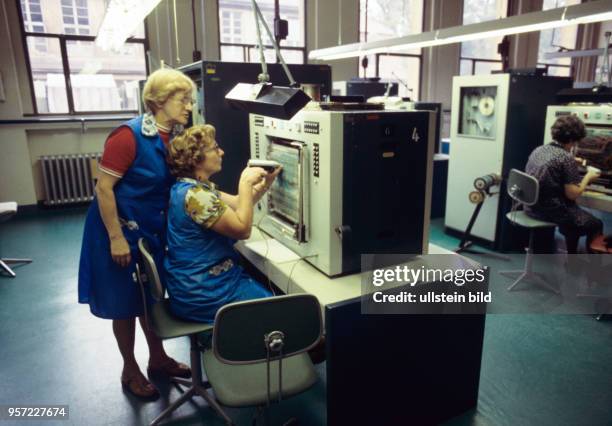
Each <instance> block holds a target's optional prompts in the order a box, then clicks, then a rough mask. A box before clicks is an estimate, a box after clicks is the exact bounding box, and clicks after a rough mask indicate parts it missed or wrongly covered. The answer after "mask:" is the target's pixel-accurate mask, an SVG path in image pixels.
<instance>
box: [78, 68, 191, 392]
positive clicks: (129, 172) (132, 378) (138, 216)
mask: <svg viewBox="0 0 612 426" xmlns="http://www.w3.org/2000/svg"><path fill="white" fill-rule="evenodd" d="M193 87H194V85H193V82H192V81H191V80H190V79H189V78H188V77H187V76H185V75H184V74H183V73H181V72H179V71H176V70H171V69H161V70H158V71H155V72H154V73H153V74H151V75H150V76H149V78H148V79H147V82H146V84H145V86H144V90H143V95H142V96H143V102H144V104H145V106H146V108H147V110H148V112H147V113H146V114H144V115H142V116H139V117H136V118H134V119H132V120H129V121H127V122H126V123H124V124H122V125H121V126H119V127H118V128H116V129H115V130H114V131H113V132H112V133H111V134H110V135H109V137H108V139H107V140H106V143H105V146H104V153H103V154H102V160H101V162H100V173H99V176H98V183H97V185H96V197H95V198H94V201H93V202H92V204H91V206H90V208H89V212H88V214H87V218H86V221H85V231H84V234H83V245H82V249H81V260H80V266H79V302H80V303H88V304H89V307H90V310H91V313H92V314H94V315H95V316H97V317H100V318H106V319H111V320H113V332H114V335H115V338H116V340H117V345H118V347H119V351H120V352H121V356H122V357H123V371H122V374H121V383H122V385H123V386H124V388H125V389H126V390H128V391H129V392H131V393H132V394H134V395H136V396H138V397H141V398H146V399H151V398H155V397H157V396H158V395H159V393H158V391H157V389H156V388H155V387H154V386H153V385H152V384H151V383H150V382H149V381H148V380H147V379H146V378H145V376H144V375H143V374H142V372H141V371H140V368H139V366H138V364H137V362H136V359H135V357H134V338H135V331H136V326H135V324H136V317H139V320H140V324H141V327H142V330H143V332H144V334H145V337H146V340H147V344H148V347H149V366H148V371H149V373H152V372H159V373H163V374H167V375H170V376H179V377H190V375H191V372H190V370H189V368H188V367H187V366H186V365H185V364H181V363H178V362H176V361H175V360H174V359H172V358H170V357H169V356H168V355H167V354H166V352H165V351H164V347H163V346H162V342H161V340H160V339H159V338H158V337H157V336H156V335H155V334H154V333H153V332H151V331H150V330H148V328H147V326H146V324H145V323H144V322H143V317H142V315H143V302H142V299H141V295H140V292H139V289H138V286H137V285H136V284H135V280H134V272H135V259H136V258H137V253H138V248H137V243H138V239H139V238H141V237H144V238H146V239H147V240H148V242H149V244H150V246H151V249H152V252H153V254H154V258H155V260H156V262H157V264H158V267H161V266H162V258H163V250H164V247H165V244H166V242H165V228H166V212H167V207H168V197H169V192H170V187H171V186H172V183H173V182H174V179H173V178H172V175H171V174H170V171H169V170H168V166H167V164H166V160H165V159H166V146H167V145H168V143H169V140H170V134H171V131H172V129H173V127H174V126H176V125H185V124H187V121H188V119H189V114H190V112H191V109H192V99H191V96H192V91H193Z"/></svg>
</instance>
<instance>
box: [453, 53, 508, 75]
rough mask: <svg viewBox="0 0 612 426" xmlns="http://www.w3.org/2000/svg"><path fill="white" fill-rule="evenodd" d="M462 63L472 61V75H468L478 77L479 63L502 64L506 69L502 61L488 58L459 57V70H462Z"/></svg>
mask: <svg viewBox="0 0 612 426" xmlns="http://www.w3.org/2000/svg"><path fill="white" fill-rule="evenodd" d="M461 61H470V62H471V63H472V67H471V68H472V69H471V73H470V74H467V75H476V64H477V63H478V62H487V63H495V64H500V65H501V67H502V69H503V67H504V63H503V61H502V60H501V59H487V58H470V57H468V56H461V55H459V70H461Z"/></svg>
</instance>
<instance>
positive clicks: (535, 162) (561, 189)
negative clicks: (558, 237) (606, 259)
mask: <svg viewBox="0 0 612 426" xmlns="http://www.w3.org/2000/svg"><path fill="white" fill-rule="evenodd" d="M551 135H552V138H553V142H552V143H550V144H546V145H543V146H540V147H538V148H536V149H535V150H534V151H533V152H532V153H531V155H530V156H529V160H528V161H527V166H526V167H525V171H526V172H527V173H528V174H530V175H532V176H533V177H535V178H536V179H537V180H538V182H539V184H540V193H539V198H538V202H537V203H536V204H535V205H533V206H531V207H529V206H525V211H526V213H527V214H528V215H530V216H532V217H534V218H536V219H541V220H545V221H549V222H554V223H556V224H557V225H558V226H559V231H560V232H561V233H562V234H563V235H564V236H565V241H566V245H567V252H568V253H570V254H574V253H577V251H578V240H579V239H580V237H581V236H583V235H586V236H587V251H589V250H590V249H589V247H590V245H591V242H592V241H593V240H594V239H595V237H597V236H598V235H601V233H602V231H603V223H602V221H601V220H599V219H597V218H596V217H595V216H593V215H592V214H590V213H588V212H587V211H585V210H583V209H581V208H580V207H578V205H577V204H576V199H577V198H578V197H579V196H580V195H581V194H582V193H583V192H584V189H585V188H586V187H587V185H588V184H589V183H590V182H592V181H593V180H595V179H596V178H597V177H599V173H597V172H594V171H592V170H589V171H587V174H586V175H585V176H584V177H582V176H581V175H580V172H579V170H578V164H577V162H576V159H575V158H574V156H573V155H572V154H570V152H571V150H572V148H573V147H574V145H576V143H578V142H579V141H580V140H581V139H583V138H584V137H585V136H586V130H585V127H584V123H583V122H582V121H581V120H580V119H579V118H578V117H575V116H573V115H564V116H561V117H559V118H558V119H557V121H555V123H554V124H553V126H552V128H551Z"/></svg>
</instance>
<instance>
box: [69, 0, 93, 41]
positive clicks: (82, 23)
mask: <svg viewBox="0 0 612 426" xmlns="http://www.w3.org/2000/svg"><path fill="white" fill-rule="evenodd" d="M62 21H63V23H64V34H79V35H89V30H90V28H89V16H88V9H87V0H62Z"/></svg>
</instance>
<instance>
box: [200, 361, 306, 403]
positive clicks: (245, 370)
mask: <svg viewBox="0 0 612 426" xmlns="http://www.w3.org/2000/svg"><path fill="white" fill-rule="evenodd" d="M202 366H203V368H204V370H205V371H206V377H207V378H208V381H209V382H210V384H211V385H212V388H213V389H214V392H215V396H216V397H217V400H218V401H219V402H220V403H221V404H223V405H225V406H228V407H245V406H255V405H261V404H264V403H265V402H266V401H267V374H266V363H265V362H263V363H257V364H245V365H230V364H224V363H222V362H221V361H219V360H218V359H217V357H215V355H214V353H213V351H212V350H207V351H205V352H204V356H203V357H202ZM282 370H283V398H287V397H290V396H292V395H295V394H298V393H300V392H302V391H304V390H306V389H308V388H309V387H311V386H312V385H314V384H315V383H316V381H317V373H316V371H315V369H314V366H313V365H312V361H311V360H310V357H309V356H308V354H307V353H301V354H298V355H294V356H292V357H288V358H285V359H283V365H282ZM270 395H271V400H272V401H275V400H276V398H275V396H276V395H278V361H273V362H272V363H270Z"/></svg>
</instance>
